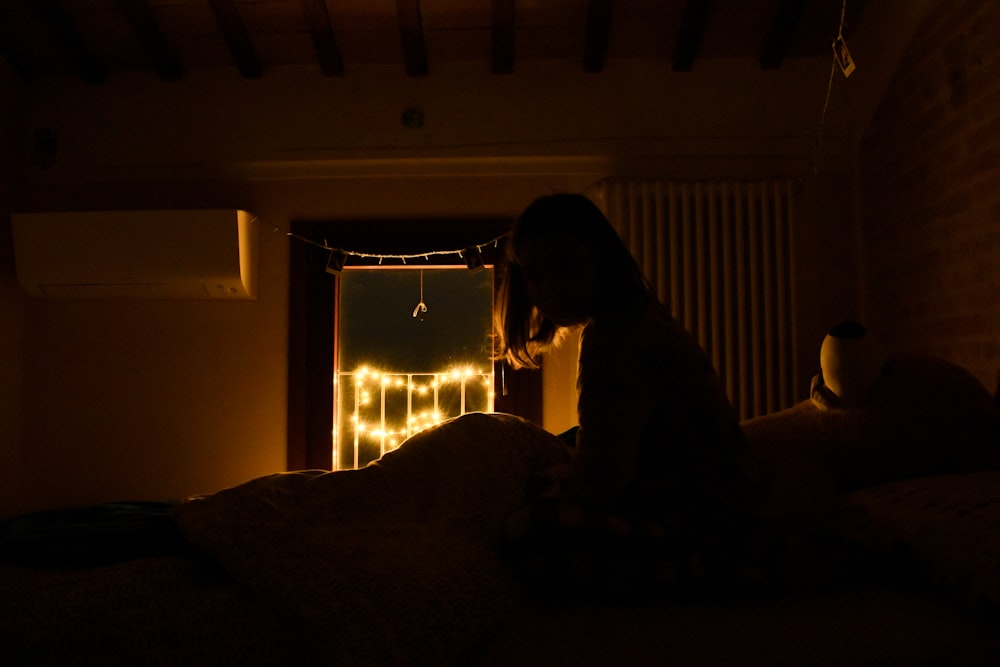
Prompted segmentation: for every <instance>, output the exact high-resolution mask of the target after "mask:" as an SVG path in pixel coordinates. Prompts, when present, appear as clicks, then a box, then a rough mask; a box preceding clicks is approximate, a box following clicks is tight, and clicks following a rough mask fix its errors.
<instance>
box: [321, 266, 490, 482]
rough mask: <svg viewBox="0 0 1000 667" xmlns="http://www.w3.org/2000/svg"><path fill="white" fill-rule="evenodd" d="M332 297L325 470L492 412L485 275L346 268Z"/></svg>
mask: <svg viewBox="0 0 1000 667" xmlns="http://www.w3.org/2000/svg"><path fill="white" fill-rule="evenodd" d="M339 295H340V296H339V299H340V303H339V308H338V313H339V318H338V347H337V360H336V368H335V375H334V383H335V387H334V389H335V390H334V406H335V408H334V411H335V414H334V432H333V435H334V438H333V444H334V452H333V467H334V469H350V468H357V467H362V466H364V465H366V464H367V463H369V462H371V461H373V460H375V459H377V458H379V457H380V456H381V455H382V454H384V453H386V452H387V451H390V450H392V449H394V448H396V447H398V446H399V444H400V443H401V442H402V441H403V440H405V439H406V438H407V437H409V436H410V435H412V434H414V433H416V432H418V431H420V430H422V429H424V428H427V427H428V426H431V425H433V424H436V423H439V422H441V421H443V420H445V419H449V418H452V417H457V416H459V415H461V414H465V413H467V412H477V411H480V412H489V411H492V410H493V365H492V361H491V358H490V357H491V332H492V319H491V318H492V308H493V271H492V269H491V268H484V269H481V270H478V271H469V270H468V269H466V268H464V267H463V268H457V269H455V268H403V269H399V268H393V269H378V268H347V269H345V270H344V271H343V273H342V274H341V278H340V292H339Z"/></svg>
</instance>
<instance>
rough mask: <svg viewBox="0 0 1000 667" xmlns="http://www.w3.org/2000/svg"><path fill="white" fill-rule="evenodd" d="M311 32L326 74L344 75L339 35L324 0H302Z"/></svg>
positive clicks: (317, 55)
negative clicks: (336, 33) (338, 41)
mask: <svg viewBox="0 0 1000 667" xmlns="http://www.w3.org/2000/svg"><path fill="white" fill-rule="evenodd" d="M301 2H302V11H303V13H304V14H305V18H306V24H307V25H308V26H309V34H310V35H311V36H312V42H313V47H314V48H315V49H316V59H317V60H319V67H320V69H321V70H322V71H323V74H324V75H325V76H343V75H344V58H343V56H342V55H341V54H340V47H339V46H337V36H336V35H335V34H334V32H333V24H332V23H331V22H330V13H329V12H328V11H327V8H326V2H325V1H324V0H301Z"/></svg>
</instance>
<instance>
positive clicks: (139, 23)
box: [117, 0, 184, 81]
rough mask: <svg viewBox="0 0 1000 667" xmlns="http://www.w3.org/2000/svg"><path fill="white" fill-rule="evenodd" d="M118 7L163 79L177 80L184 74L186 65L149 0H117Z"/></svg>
mask: <svg viewBox="0 0 1000 667" xmlns="http://www.w3.org/2000/svg"><path fill="white" fill-rule="evenodd" d="M117 4H118V8H119V9H120V10H121V11H122V13H123V14H125V19H126V20H127V21H128V24H129V26H131V28H132V32H134V33H135V36H136V37H138V38H139V44H140V45H141V46H142V50H143V51H144V52H145V53H146V57H147V58H148V59H149V62H150V64H152V65H153V68H154V69H155V70H156V72H157V74H159V75H160V79H161V80H163V81H177V80H179V79H180V78H181V77H182V76H184V66H183V65H181V63H180V61H179V60H178V59H177V54H176V53H174V50H173V49H172V48H170V45H169V44H168V43H167V40H166V38H164V36H163V32H162V31H161V30H160V26H159V24H157V22H156V17H155V16H154V15H153V10H151V9H150V8H149V2H147V0H117Z"/></svg>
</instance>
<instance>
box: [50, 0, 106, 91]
mask: <svg viewBox="0 0 1000 667" xmlns="http://www.w3.org/2000/svg"><path fill="white" fill-rule="evenodd" d="M31 5H32V7H34V9H35V14H36V15H37V16H38V18H39V19H41V21H42V23H44V24H45V25H46V26H47V27H48V29H49V30H51V31H52V33H53V34H54V35H55V37H56V40H57V41H58V43H59V46H60V48H61V49H62V52H63V56H64V57H65V58H66V60H67V61H68V62H69V63H71V64H72V66H73V67H74V69H76V71H77V73H78V74H79V75H80V78H81V79H83V80H84V81H86V82H87V83H89V84H93V85H99V84H102V83H104V82H105V81H106V80H107V78H108V71H107V68H106V67H105V66H104V63H103V62H102V61H101V59H100V58H98V57H97V56H96V55H95V54H94V53H93V52H92V51H91V50H90V47H88V46H87V43H86V42H85V41H84V39H83V37H82V36H81V35H80V32H79V31H78V30H77V29H76V24H75V22H74V21H73V17H72V16H71V15H70V14H69V12H67V11H66V10H65V9H64V8H63V6H62V5H61V4H59V1H58V0H36V2H33V3H31Z"/></svg>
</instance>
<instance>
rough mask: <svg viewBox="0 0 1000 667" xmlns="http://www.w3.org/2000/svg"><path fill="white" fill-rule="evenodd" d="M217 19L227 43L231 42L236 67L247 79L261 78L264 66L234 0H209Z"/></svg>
mask: <svg viewBox="0 0 1000 667" xmlns="http://www.w3.org/2000/svg"><path fill="white" fill-rule="evenodd" d="M208 4H209V6H211V8H212V13H213V14H215V20H216V22H217V23H218V24H219V30H221V31H222V35H223V37H225V38H226V43H227V44H229V52H230V53H231V54H232V55H233V60H235V61H236V67H238V68H239V70H240V74H242V75H243V77H244V78H245V79H259V78H260V77H261V76H263V74H264V68H263V67H262V66H261V64H260V59H258V58H257V52H256V51H255V50H254V48H253V42H252V41H251V40H250V35H249V33H247V28H246V26H245V25H244V24H243V17H242V16H240V10H239V8H237V7H236V3H235V1H234V0H208Z"/></svg>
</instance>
